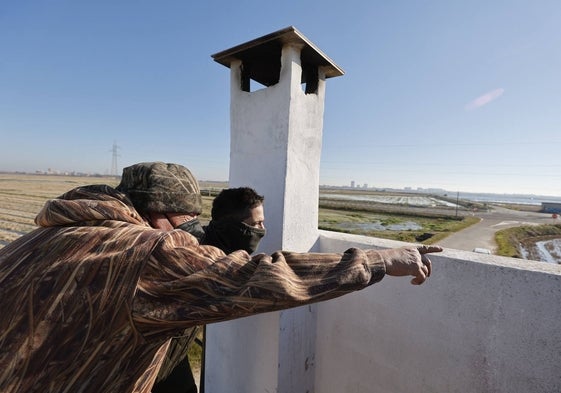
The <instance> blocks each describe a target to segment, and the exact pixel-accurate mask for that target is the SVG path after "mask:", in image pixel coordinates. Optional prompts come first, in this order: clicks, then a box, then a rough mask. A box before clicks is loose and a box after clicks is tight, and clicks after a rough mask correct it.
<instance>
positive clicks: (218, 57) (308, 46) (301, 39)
mask: <svg viewBox="0 0 561 393" xmlns="http://www.w3.org/2000/svg"><path fill="white" fill-rule="evenodd" d="M288 43H296V44H303V48H302V52H301V54H300V61H301V63H302V66H317V67H322V68H323V70H324V73H325V77H326V78H333V77H336V76H341V75H343V74H344V73H345V72H344V71H343V70H342V69H341V68H340V67H339V66H338V65H337V64H335V63H334V62H333V61H332V60H331V59H330V58H329V57H327V56H326V55H325V54H324V53H323V52H322V51H321V50H319V48H317V47H316V46H315V45H314V44H313V43H312V42H311V41H310V40H308V39H307V38H306V37H305V36H304V35H303V34H302V33H301V32H300V31H298V29H296V28H295V27H294V26H289V27H286V28H284V29H281V30H278V31H275V32H273V33H270V34H267V35H264V36H262V37H259V38H256V39H254V40H251V41H248V42H246V43H244V44H240V45H237V46H234V47H233V48H230V49H226V50H224V51H221V52H218V53H215V54H213V55H212V58H213V59H214V61H216V62H217V63H220V64H222V65H223V66H225V67H228V68H230V65H231V63H232V61H234V60H241V61H242V63H243V65H244V68H245V69H246V70H247V71H248V72H249V76H250V78H251V79H253V80H255V81H257V82H259V83H261V84H262V85H264V86H271V85H273V84H275V83H277V82H278V79H279V73H280V56H281V51H282V47H283V45H285V44H288Z"/></svg>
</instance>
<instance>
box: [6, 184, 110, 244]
mask: <svg viewBox="0 0 561 393" xmlns="http://www.w3.org/2000/svg"><path fill="white" fill-rule="evenodd" d="M87 184H108V185H110V186H115V185H117V184H118V180H117V179H116V178H114V177H93V176H92V177H80V176H57V175H31V174H13V173H1V174H0V247H3V246H5V245H6V244H8V243H9V242H11V241H13V240H15V239H17V238H18V237H20V236H21V235H23V234H25V233H27V232H30V231H32V230H33V229H35V228H36V225H35V222H34V219H35V216H36V215H37V213H38V212H39V210H41V208H42V207H43V205H44V203H45V201H47V200H48V199H52V198H56V197H57V196H59V195H62V194H64V193H65V192H66V191H68V190H70V189H72V188H74V187H78V186H83V185H87Z"/></svg>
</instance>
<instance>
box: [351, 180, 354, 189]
mask: <svg viewBox="0 0 561 393" xmlns="http://www.w3.org/2000/svg"><path fill="white" fill-rule="evenodd" d="M351 188H355V181H354V180H351Z"/></svg>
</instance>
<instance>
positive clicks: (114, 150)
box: [110, 141, 119, 176]
mask: <svg viewBox="0 0 561 393" xmlns="http://www.w3.org/2000/svg"><path fill="white" fill-rule="evenodd" d="M118 149H119V146H117V142H116V141H113V148H112V149H111V150H110V152H112V153H113V157H112V159H111V173H110V174H111V176H118V172H117V170H118V168H117V157H118V156H119V153H118V152H117V150H118Z"/></svg>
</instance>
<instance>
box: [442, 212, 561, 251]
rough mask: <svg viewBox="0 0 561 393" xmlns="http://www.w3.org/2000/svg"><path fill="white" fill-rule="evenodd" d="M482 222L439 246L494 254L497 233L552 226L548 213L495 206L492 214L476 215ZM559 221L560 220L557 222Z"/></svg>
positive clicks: (451, 236) (447, 239)
mask: <svg viewBox="0 0 561 393" xmlns="http://www.w3.org/2000/svg"><path fill="white" fill-rule="evenodd" d="M475 215H476V217H479V218H481V221H480V222H479V223H477V224H475V225H472V226H471V227H469V228H466V229H464V230H463V231H460V232H456V233H454V234H452V235H450V236H448V237H447V238H445V239H443V240H441V241H440V242H438V244H439V245H441V246H442V247H446V248H454V249H456V250H465V251H473V249H474V248H486V249H489V250H491V252H494V250H495V249H496V247H497V244H496V243H495V232H497V231H499V230H501V229H506V228H511V227H517V226H522V225H545V224H552V223H553V219H552V218H551V214H548V213H535V212H524V211H516V210H510V209H505V208H502V207H499V206H493V210H492V211H490V212H481V213H475ZM557 221H559V220H557Z"/></svg>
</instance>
